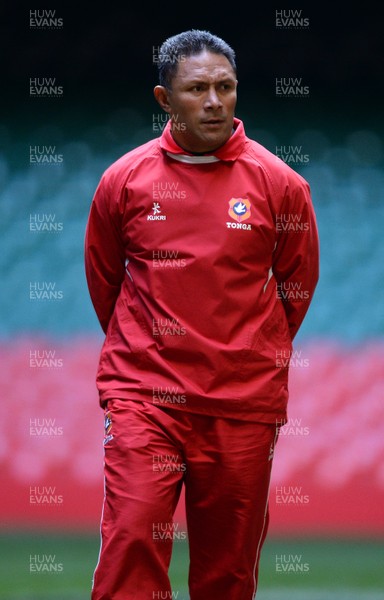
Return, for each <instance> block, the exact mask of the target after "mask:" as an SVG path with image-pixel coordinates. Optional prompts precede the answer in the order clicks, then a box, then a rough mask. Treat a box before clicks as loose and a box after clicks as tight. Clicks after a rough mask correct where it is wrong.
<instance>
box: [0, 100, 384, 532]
mask: <svg viewBox="0 0 384 600" xmlns="http://www.w3.org/2000/svg"><path fill="white" fill-rule="evenodd" d="M133 124H134V128H133V129H134V131H135V132H136V133H134V134H133V135H132V136H131V137H130V138H129V141H128V142H127V140H126V139H125V138H124V135H123V134H122V132H123V131H127V130H130V129H131V128H132V125H133ZM247 133H248V135H249V136H250V137H253V138H254V139H257V140H259V141H260V142H261V143H263V144H264V145H266V146H267V147H268V148H269V149H270V150H271V151H272V152H274V153H276V151H277V148H279V147H281V146H282V145H286V146H287V145H290V146H291V147H296V155H299V154H300V153H301V154H303V153H304V154H306V155H308V157H309V160H308V162H307V163H306V164H300V161H299V159H298V162H294V163H293V164H291V166H292V167H293V168H294V169H296V170H298V171H299V172H300V173H302V174H303V175H304V177H305V178H306V179H307V180H308V181H309V183H310V185H311V189H312V195H313V200H314V204H315V208H316V213H317V218H318V225H319V231H320V241H321V277H320V281H319V284H318V288H317V290H316V294H315V298H314V301H313V304H312V306H311V308H310V310H309V313H308V315H307V318H306V320H305V323H304V325H303V327H302V329H301V331H300V333H299V335H298V336H297V339H296V341H295V351H296V352H297V354H296V357H299V358H300V359H301V360H300V361H299V360H298V364H297V366H296V367H293V368H292V369H291V400H290V413H289V418H290V421H289V423H288V425H287V426H286V427H285V428H283V429H282V431H281V434H280V439H279V442H278V446H277V451H276V459H275V465H274V472H273V480H272V486H271V512H272V522H271V530H272V531H278V532H279V533H287V534H290V533H295V534H297V533H298V532H300V533H308V534H310V533H322V534H325V533H328V532H329V531H332V532H333V533H335V532H336V533H337V532H340V533H346V532H347V533H359V534H370V535H375V534H383V533H384V516H383V511H382V506H383V503H384V466H383V465H384V436H383V429H382V422H383V417H384V403H383V399H384V285H383V282H384V236H383V235H382V223H383V221H384V202H383V192H382V190H383V189H384V171H383V163H384V148H383V145H382V142H381V140H380V138H379V137H378V136H377V135H376V134H375V132H374V131H371V130H356V131H355V132H353V133H350V134H348V135H347V136H346V137H345V139H344V142H343V143H342V144H339V145H334V144H333V143H331V141H330V140H329V139H327V137H326V135H325V134H324V133H323V132H321V131H317V130H303V131H300V132H298V133H297V134H296V136H295V137H294V138H291V139H289V140H287V139H280V138H278V137H277V136H276V134H275V133H273V132H270V131H266V130H260V129H256V128H255V129H252V127H251V126H249V127H247ZM153 135H154V134H153V131H152V128H151V124H150V125H149V126H148V124H146V123H145V122H144V121H143V119H142V117H141V116H140V114H139V113H136V112H134V111H131V110H125V111H117V112H116V113H115V114H113V115H112V116H111V117H110V118H109V119H108V120H107V122H106V123H105V125H103V126H102V127H95V128H94V129H90V130H89V131H88V132H86V134H85V135H84V136H83V137H82V138H81V139H79V140H77V141H72V140H68V139H67V138H66V135H65V132H64V131H62V130H60V129H59V128H49V127H48V128H41V129H39V130H36V132H35V133H34V134H33V135H32V136H31V139H28V140H22V141H20V140H19V141H14V140H13V139H11V135H10V133H9V132H8V131H7V129H6V128H4V127H2V128H0V137H1V138H2V139H3V141H5V142H6V144H7V146H8V149H9V150H8V151H7V154H6V155H5V154H4V155H2V156H0V193H1V207H2V209H1V210H2V213H1V214H2V219H1V222H0V231H1V240H2V252H1V255H0V268H1V271H0V272H1V281H2V293H1V297H0V311H1V315H2V319H1V325H0V342H1V348H0V352H1V365H2V368H1V371H0V386H1V405H2V411H3V424H4V427H3V432H2V435H1V437H0V464H1V467H2V486H1V492H0V493H1V496H2V498H1V502H2V520H3V524H5V525H7V526H28V525H34V524H37V523H38V524H40V525H45V526H58V525H59V526H63V525H64V526H69V525H70V526H76V527H81V528H93V529H95V528H96V527H97V524H98V521H99V516H100V510H101V501H102V443H101V440H102V435H103V423H102V413H101V411H100V409H99V408H98V405H97V394H96V388H95V383H94V379H95V372H96V367H97V360H98V355H99V351H100V347H101V343H102V339H103V338H102V335H101V331H100V328H99V325H98V323H97V321H96V317H95V315H94V311H93V308H92V306H91V303H90V300H89V297H88V292H87V288H86V282H85V277H84V268H83V240H84V230H85V224H86V220H87V216H88V211H89V206H90V202H91V199H92V196H93V193H94V191H95V188H96V186H97V183H98V181H99V179H100V176H101V173H102V171H103V170H104V169H105V168H106V167H107V166H108V165H109V164H110V163H111V162H112V161H113V160H115V159H116V158H118V157H119V156H120V155H121V154H123V153H124V152H126V151H128V150H129V149H130V148H133V147H134V146H136V145H137V144H139V143H141V142H144V141H146V140H147V139H150V138H151V137H153ZM50 144H51V145H53V146H54V147H55V150H54V152H53V154H56V155H59V154H60V155H62V162H60V163H59V164H44V165H43V164H42V165H36V164H30V147H31V146H33V147H34V146H40V147H43V146H48V145H50ZM298 148H301V150H300V151H297V149H298ZM51 154H52V152H51ZM36 215H38V218H40V219H41V218H45V219H47V215H51V217H48V218H51V219H52V218H54V221H55V223H56V224H61V226H62V227H60V228H59V229H58V230H57V231H40V232H39V231H33V230H32V229H31V225H30V223H31V219H32V222H33V220H34V219H35V217H36ZM36 282H37V283H38V284H54V286H55V291H56V292H61V294H58V295H57V298H56V299H55V300H48V301H43V300H31V298H30V284H32V285H33V284H36ZM33 352H40V353H43V354H44V352H45V353H49V352H51V355H50V356H51V357H52V356H54V358H55V360H56V363H54V364H55V365H56V366H53V367H51V368H44V367H40V368H36V367H33V366H31V356H32V355H33V354H32V355H31V353H33ZM52 352H53V353H54V354H52ZM43 354H40V356H42V355H43ZM46 356H48V354H46ZM34 427H37V428H38V427H40V428H41V427H43V429H44V427H48V428H51V431H50V434H49V435H48V434H44V433H41V434H36V430H34V429H33V428H34ZM31 428H32V429H31ZM35 487H39V488H40V491H41V490H47V489H48V488H49V487H50V488H51V491H52V489H54V492H53V493H51V494H50V495H51V496H56V500H58V498H57V497H59V496H60V497H62V501H61V502H59V501H54V500H52V501H51V502H50V503H48V505H46V504H45V505H36V504H35V503H33V502H31V494H32V495H33V488H35ZM31 490H32V491H31ZM43 495H44V494H42V493H41V494H40V496H43ZM282 496H283V497H285V500H282V499H281V498H282ZM292 497H293V498H294V500H292ZM291 500H292V502H291ZM177 518H179V519H180V520H182V519H183V509H182V507H181V506H180V507H179V509H178V516H177Z"/></svg>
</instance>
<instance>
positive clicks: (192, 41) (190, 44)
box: [157, 29, 236, 89]
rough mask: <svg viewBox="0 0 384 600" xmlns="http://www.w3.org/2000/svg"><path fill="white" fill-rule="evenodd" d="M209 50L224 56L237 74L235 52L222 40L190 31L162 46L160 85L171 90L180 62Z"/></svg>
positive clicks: (159, 67)
mask: <svg viewBox="0 0 384 600" xmlns="http://www.w3.org/2000/svg"><path fill="white" fill-rule="evenodd" d="M203 50H208V51H209V52H213V53H215V54H223V56H225V57H226V58H227V59H228V61H229V62H230V64H231V67H232V68H233V70H234V71H235V73H236V62H235V52H234V50H233V49H232V48H231V46H229V44H227V42H225V41H224V40H222V39H221V38H219V37H217V36H216V35H213V34H212V33H210V32H209V31H204V30H200V29H190V30H189V31H183V32H182V33H178V34H177V35H174V36H172V37H169V38H168V39H166V40H165V42H164V43H163V44H162V45H161V47H160V49H159V55H158V57H157V64H158V71H159V83H160V85H163V86H164V87H167V88H169V89H170V87H171V82H172V79H173V77H174V76H175V74H176V71H177V67H178V64H179V62H180V61H181V60H182V59H183V58H185V57H187V56H194V55H196V54H200V53H201V52H203Z"/></svg>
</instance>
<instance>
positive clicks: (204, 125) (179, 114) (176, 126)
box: [154, 50, 237, 153]
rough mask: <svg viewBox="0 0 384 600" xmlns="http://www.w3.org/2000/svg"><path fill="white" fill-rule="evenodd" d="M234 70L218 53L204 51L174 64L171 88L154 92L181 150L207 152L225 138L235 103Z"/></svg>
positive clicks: (235, 83) (231, 123)
mask: <svg viewBox="0 0 384 600" xmlns="http://www.w3.org/2000/svg"><path fill="white" fill-rule="evenodd" d="M236 88H237V80H236V75H235V72H234V70H233V68H232V66H231V64H230V62H229V61H228V59H227V58H226V57H225V56H223V55H222V54H215V53H213V52H208V51H206V50H204V51H203V52H201V53H200V54H197V55H194V56H189V57H186V58H185V60H183V61H180V62H179V64H178V68H177V72H176V75H175V76H174V77H173V79H172V83H171V90H168V89H167V88H165V87H163V86H156V87H155V90H154V94H155V97H156V100H157V101H158V102H159V104H160V106H161V107H162V108H163V109H164V110H165V111H166V112H167V113H168V114H169V115H170V117H171V120H172V135H173V138H174V140H175V141H176V142H177V144H179V146H181V147H182V148H183V149H184V150H186V151H188V152H194V153H203V152H211V151H213V150H215V149H217V148H219V147H220V146H222V145H223V144H225V142H226V141H227V140H228V139H229V137H230V135H231V132H232V127H233V117H234V112H235V106H236V99H237V95H236Z"/></svg>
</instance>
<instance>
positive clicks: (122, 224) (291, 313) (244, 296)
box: [85, 119, 318, 423]
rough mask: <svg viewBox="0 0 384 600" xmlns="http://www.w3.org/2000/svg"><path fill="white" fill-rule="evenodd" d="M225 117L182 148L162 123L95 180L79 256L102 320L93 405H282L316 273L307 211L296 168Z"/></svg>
mask: <svg viewBox="0 0 384 600" xmlns="http://www.w3.org/2000/svg"><path fill="white" fill-rule="evenodd" d="M234 127H235V131H234V133H233V135H232V136H231V138H230V139H229V140H228V142H227V143H226V144H225V145H224V146H222V147H221V148H220V149H219V150H217V151H216V152H215V153H214V156H212V155H208V156H206V155H204V156H193V155H188V154H186V153H185V152H184V150H182V149H181V148H180V147H179V146H178V145H177V144H176V143H175V142H174V140H173V138H172V136H171V133H170V129H169V124H168V125H167V127H166V128H165V130H164V132H163V134H162V135H161V137H160V138H157V139H154V140H151V141H150V142H147V143H146V144H143V145H141V146H140V147H138V148H136V149H134V150H132V151H131V152H128V153H127V154H125V155H124V156H123V157H122V158H120V159H119V160H117V161H116V162H115V163H114V164H112V165H111V166H110V167H109V168H108V169H107V170H106V171H105V173H104V175H103V177H102V179H101V181H100V183H99V186H98V188H97V190H96V193H95V196H94V199H93V202H92V206H91V210H90V215H89V220H88V225H87V230H86V239H85V265H86V275H87V281H88V286H89V291H90V295H91V299H92V302H93V305H94V308H95V310H96V313H97V316H98V318H99V321H100V323H101V326H102V328H103V330H104V332H105V333H106V339H105V342H104V345H103V349H102V352H101V357H100V363H99V369H98V374H97V386H98V389H99V392H100V403H101V405H102V406H104V405H105V403H106V401H107V400H108V399H111V398H120V399H128V398H129V399H131V400H138V401H142V402H154V403H157V404H159V405H162V406H167V407H170V408H175V409H179V410H186V411H190V412H194V413H201V414H207V415H217V416H224V417H228V418H238V419H243V420H251V421H264V422H271V423H275V422H276V420H277V421H279V422H281V421H282V420H284V419H285V418H286V405H287V400H288V387H287V383H288V367H289V364H290V362H291V360H290V357H291V351H292V344H291V341H292V339H293V337H294V336H295V334H296V332H297V330H298V329H299V327H300V324H301V322H302V320H303V318H304V316H305V313H306V312H307V309H308V307H309V304H310V301H311V299H312V295H313V292H314V289H315V286H316V283H317V279H318V236H317V227H316V221H315V215H314V210H313V206H312V202H311V198H310V190H309V186H308V184H307V182H306V181H305V180H304V179H303V178H302V177H301V176H300V175H298V174H297V173H296V172H295V171H293V170H292V169H291V168H290V167H288V166H287V165H286V164H285V163H284V162H283V161H281V160H280V159H278V158H277V157H276V156H275V155H274V154H272V153H271V152H269V151H268V150H266V149H265V148H264V147H263V146H261V145H260V144H258V143H257V142H255V141H253V140H250V139H249V138H247V137H246V135H245V132H244V128H243V124H242V122H241V121H240V120H238V119H235V122H234Z"/></svg>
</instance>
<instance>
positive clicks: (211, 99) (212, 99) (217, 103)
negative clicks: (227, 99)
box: [204, 86, 223, 110]
mask: <svg viewBox="0 0 384 600" xmlns="http://www.w3.org/2000/svg"><path fill="white" fill-rule="evenodd" d="M222 105H223V103H222V102H221V100H220V98H219V96H218V94H217V91H216V89H215V88H214V87H213V86H212V87H210V88H209V89H208V92H207V96H206V98H205V102H204V108H207V109H214V110H217V109H218V108H220V107H221V106H222Z"/></svg>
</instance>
